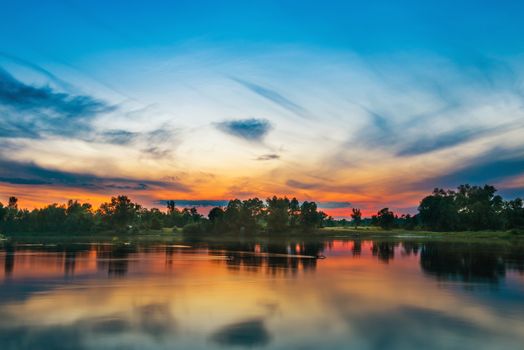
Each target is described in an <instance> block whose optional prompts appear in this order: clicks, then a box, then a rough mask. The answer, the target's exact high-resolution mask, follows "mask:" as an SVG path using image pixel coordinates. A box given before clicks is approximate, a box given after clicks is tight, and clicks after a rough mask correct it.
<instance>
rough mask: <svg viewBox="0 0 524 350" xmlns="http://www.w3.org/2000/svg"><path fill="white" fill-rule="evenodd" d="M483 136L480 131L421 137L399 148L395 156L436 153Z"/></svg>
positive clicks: (458, 131) (461, 131)
mask: <svg viewBox="0 0 524 350" xmlns="http://www.w3.org/2000/svg"><path fill="white" fill-rule="evenodd" d="M485 134H486V132H483V131H480V130H476V131H475V130H456V131H451V132H447V133H442V134H440V135H436V136H428V137H423V138H419V139H416V140H413V141H411V142H408V143H406V144H404V145H402V146H400V149H399V150H398V152H397V154H398V155H399V156H412V155H418V154H424V153H429V152H433V151H438V150H442V149H446V148H450V147H453V146H457V145H460V144H462V143H465V142H468V141H471V140H474V139H476V138H478V137H480V136H482V135H485Z"/></svg>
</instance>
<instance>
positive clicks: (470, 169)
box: [414, 149, 524, 188]
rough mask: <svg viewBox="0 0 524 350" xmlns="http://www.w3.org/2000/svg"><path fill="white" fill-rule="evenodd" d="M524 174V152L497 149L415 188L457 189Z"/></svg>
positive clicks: (425, 181)
mask: <svg viewBox="0 0 524 350" xmlns="http://www.w3.org/2000/svg"><path fill="white" fill-rule="evenodd" d="M521 174H524V150H520V151H519V150H516V151H515V150H514V151H510V150H506V149H495V150H493V151H491V152H488V153H486V154H484V155H481V156H479V157H476V158H474V159H471V160H468V161H464V163H463V165H462V166H459V167H457V169H455V170H451V171H449V172H447V173H444V174H442V175H437V176H434V177H431V178H427V179H424V180H423V181H421V182H418V183H416V184H414V186H415V187H425V188H428V187H431V188H432V187H436V186H438V187H448V188H449V187H456V186H458V185H460V184H465V183H469V184H485V183H495V182H499V181H501V180H503V179H505V178H509V177H512V176H515V175H521Z"/></svg>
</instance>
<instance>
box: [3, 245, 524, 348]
mask: <svg viewBox="0 0 524 350" xmlns="http://www.w3.org/2000/svg"><path fill="white" fill-rule="evenodd" d="M319 257H320V258H319ZM324 257H325V258H324ZM0 263H3V268H2V269H1V270H0V348H1V349H215V348H216V349H223V348H268V349H522V348H523V344H524V249H522V248H520V249H518V248H516V247H512V246H509V245H501V246H498V245H496V246H490V245H480V244H458V243H453V244H451V243H440V242H432V243H430V242H428V243H414V242H403V243H398V242H397V243H393V242H384V241H380V242H379V241H375V242H373V241H329V242H313V243H312V242H308V243H304V242H292V243H290V242H286V243H283V242H275V243H268V242H261V243H245V244H204V243H198V244H192V243H188V244H187V245H185V244H184V245H149V246H134V245H109V244H106V245H100V244H74V245H68V246H30V245H25V246H24V245H16V246H12V245H11V246H4V247H3V248H1V250H0Z"/></svg>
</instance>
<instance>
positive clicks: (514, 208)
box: [503, 198, 524, 229]
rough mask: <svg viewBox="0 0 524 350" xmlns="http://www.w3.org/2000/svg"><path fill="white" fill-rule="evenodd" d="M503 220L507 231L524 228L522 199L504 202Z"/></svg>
mask: <svg viewBox="0 0 524 350" xmlns="http://www.w3.org/2000/svg"><path fill="white" fill-rule="evenodd" d="M503 216H504V217H503V219H504V227H505V228H506V229H516V228H524V207H523V202H522V199H520V198H516V199H514V200H510V201H507V202H504V204H503Z"/></svg>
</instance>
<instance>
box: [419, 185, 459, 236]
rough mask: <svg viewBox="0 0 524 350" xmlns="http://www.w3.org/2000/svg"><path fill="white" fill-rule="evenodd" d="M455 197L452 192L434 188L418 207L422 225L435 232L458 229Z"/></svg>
mask: <svg viewBox="0 0 524 350" xmlns="http://www.w3.org/2000/svg"><path fill="white" fill-rule="evenodd" d="M455 196H456V193H455V192H454V191H445V190H442V189H438V188H435V189H434V190H433V194H432V195H430V196H427V197H425V198H424V199H422V201H421V202H420V205H419V207H418V211H419V216H420V219H421V221H422V224H423V225H424V226H425V227H426V228H429V229H432V230H436V231H447V230H456V229H458V228H459V226H460V223H459V215H458V206H457V204H456V201H455Z"/></svg>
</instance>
